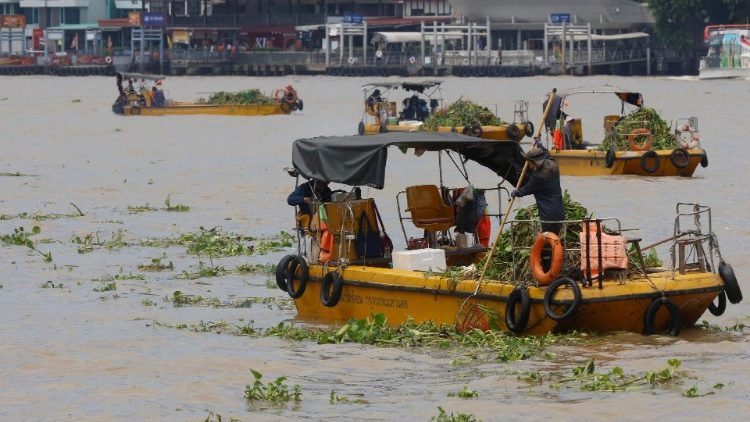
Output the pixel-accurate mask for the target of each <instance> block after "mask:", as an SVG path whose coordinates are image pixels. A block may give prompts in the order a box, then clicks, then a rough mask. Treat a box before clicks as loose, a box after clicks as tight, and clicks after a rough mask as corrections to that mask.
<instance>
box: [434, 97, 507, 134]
mask: <svg viewBox="0 0 750 422" xmlns="http://www.w3.org/2000/svg"><path fill="white" fill-rule="evenodd" d="M502 124H505V122H504V121H503V120H502V119H500V118H499V117H497V116H495V114H494V113H492V112H491V111H490V110H489V109H488V108H487V107H484V106H481V105H479V104H476V103H473V102H471V101H469V100H464V99H459V100H458V101H456V102H455V103H453V104H451V105H449V106H448V107H444V108H441V109H440V110H437V111H436V112H435V113H433V114H431V115H430V116H429V117H428V118H427V119H425V121H424V124H423V125H422V126H421V129H422V130H424V131H434V130H436V129H437V128H438V127H440V126H443V127H455V128H456V131H458V132H461V130H462V129H463V128H464V127H466V126H472V127H475V126H497V125H502Z"/></svg>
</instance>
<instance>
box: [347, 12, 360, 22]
mask: <svg viewBox="0 0 750 422" xmlns="http://www.w3.org/2000/svg"><path fill="white" fill-rule="evenodd" d="M344 23H362V15H352V14H351V13H344Z"/></svg>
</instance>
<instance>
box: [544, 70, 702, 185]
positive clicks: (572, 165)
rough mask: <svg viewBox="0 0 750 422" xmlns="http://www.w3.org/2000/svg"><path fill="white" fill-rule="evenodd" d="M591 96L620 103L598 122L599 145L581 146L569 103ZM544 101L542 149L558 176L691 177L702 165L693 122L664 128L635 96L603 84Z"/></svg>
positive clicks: (584, 143) (681, 121) (583, 142)
mask: <svg viewBox="0 0 750 422" xmlns="http://www.w3.org/2000/svg"><path fill="white" fill-rule="evenodd" d="M594 94H604V95H611V96H616V97H617V98H618V99H619V100H620V110H619V113H617V114H609V115H605V116H604V118H603V126H604V140H603V141H602V142H600V143H599V142H596V143H594V142H587V141H586V139H585V138H584V136H583V127H582V122H581V119H580V118H577V117H576V115H575V101H576V100H577V99H578V98H582V97H581V96H582V95H588V96H587V97H586V98H591V97H590V96H591V95H594ZM548 101H551V108H550V112H549V114H548V115H547V117H546V119H545V125H546V127H547V130H548V131H549V133H550V134H551V135H552V139H553V144H550V145H548V147H549V149H550V155H551V156H552V158H554V159H555V161H556V162H557V164H558V166H559V167H560V174H563V175H569V176H606V175H620V174H629V175H636V176H682V177H691V176H692V175H693V173H694V172H695V170H696V168H697V167H698V165H699V164H700V165H701V166H702V167H706V166H708V155H707V154H706V150H705V149H703V147H702V146H701V142H700V134H699V132H698V118H697V117H689V118H680V119H677V120H676V121H675V122H674V124H673V125H670V123H668V122H666V121H665V120H664V119H662V117H661V116H660V115H659V113H658V112H657V111H656V110H654V109H653V108H646V107H644V104H643V96H642V95H641V94H640V93H638V92H632V91H628V90H625V89H622V88H619V87H616V86H613V85H604V86H599V87H591V88H575V89H571V90H568V91H565V92H562V93H558V94H557V95H554V94H553V95H552V96H551V98H550V97H548V98H547V99H545V104H546V103H547V102H548ZM628 108H630V109H631V110H630V111H628Z"/></svg>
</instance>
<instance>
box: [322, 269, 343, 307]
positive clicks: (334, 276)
mask: <svg viewBox="0 0 750 422" xmlns="http://www.w3.org/2000/svg"><path fill="white" fill-rule="evenodd" d="M331 288H333V290H331ZM343 290H344V277H342V276H341V274H339V273H337V272H332V273H328V274H326V275H325V276H324V277H323V281H322V282H321V283H320V302H321V303H322V304H323V306H327V307H329V308H332V307H334V306H336V304H338V303H339V300H341V292H342V291H343Z"/></svg>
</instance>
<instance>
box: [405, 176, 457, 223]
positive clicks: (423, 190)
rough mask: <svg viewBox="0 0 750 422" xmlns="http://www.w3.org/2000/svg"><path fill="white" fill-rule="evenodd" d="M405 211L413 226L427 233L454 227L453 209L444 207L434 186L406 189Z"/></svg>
mask: <svg viewBox="0 0 750 422" xmlns="http://www.w3.org/2000/svg"><path fill="white" fill-rule="evenodd" d="M406 204H407V207H408V208H407V209H406V210H407V211H408V212H409V213H411V219H412V222H413V223H414V225H415V226H417V227H419V228H420V229H423V230H426V231H427V232H431V233H434V232H441V231H446V230H448V229H450V228H451V227H453V226H454V225H455V212H454V209H453V207H451V206H448V205H445V203H444V202H443V198H442V197H441V196H440V191H439V190H438V187H437V186H435V185H419V186H409V187H407V188H406Z"/></svg>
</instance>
